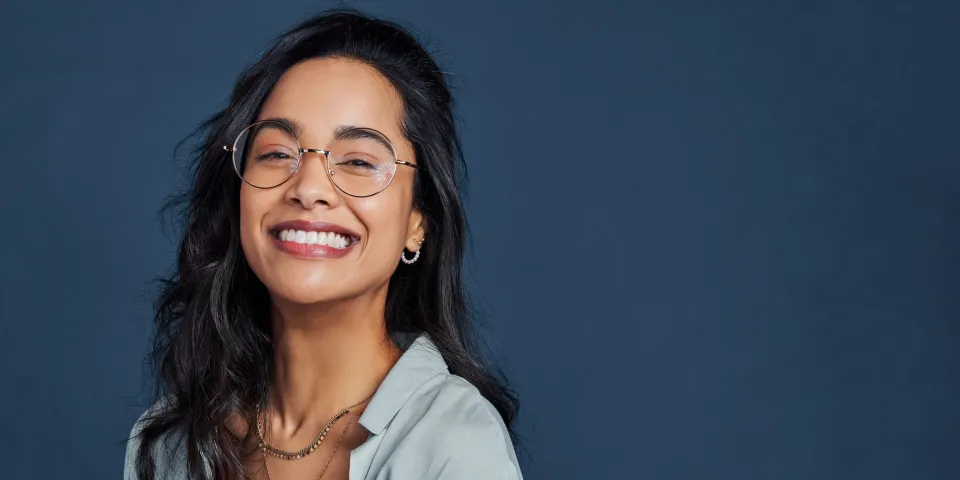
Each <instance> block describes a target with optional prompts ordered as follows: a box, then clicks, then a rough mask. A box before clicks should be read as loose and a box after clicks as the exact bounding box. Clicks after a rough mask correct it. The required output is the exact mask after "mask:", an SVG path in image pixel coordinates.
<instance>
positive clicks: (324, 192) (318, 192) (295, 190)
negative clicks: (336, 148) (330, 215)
mask: <svg viewBox="0 0 960 480" xmlns="http://www.w3.org/2000/svg"><path fill="white" fill-rule="evenodd" d="M290 182H291V183H290V185H289V186H288V187H287V191H286V193H285V197H286V199H287V201H288V202H290V203H293V204H295V205H299V206H300V207H302V208H305V209H307V210H313V209H314V208H316V207H318V206H322V207H327V208H332V207H335V206H336V205H339V203H340V201H341V197H340V191H339V190H337V187H336V186H335V185H334V184H333V182H332V181H331V179H330V176H329V175H328V174H327V152H325V151H324V150H316V149H304V151H303V154H302V156H301V157H300V169H299V170H297V173H296V175H294V176H293V178H291V179H290Z"/></svg>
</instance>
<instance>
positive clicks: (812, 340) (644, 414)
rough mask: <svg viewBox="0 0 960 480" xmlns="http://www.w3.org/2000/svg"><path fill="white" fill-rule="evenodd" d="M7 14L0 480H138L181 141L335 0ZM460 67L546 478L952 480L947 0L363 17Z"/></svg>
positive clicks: (530, 437)
mask: <svg viewBox="0 0 960 480" xmlns="http://www.w3.org/2000/svg"><path fill="white" fill-rule="evenodd" d="M176 3H179V4H175V2H162V3H161V2H152V3H150V4H147V3H140V2H124V1H98V2H69V1H24V0H20V1H13V2H11V1H9V0H8V1H7V2H5V3H4V4H3V6H2V7H0V62H2V63H0V69H2V74H0V114H2V115H0V125H2V127H3V129H4V130H3V133H2V137H0V157H2V166H3V170H2V175H0V179H2V181H3V188H2V189H0V192H2V193H0V195H2V197H0V205H2V207H0V208H2V215H3V217H2V225H3V233H4V234H3V235H2V240H0V242H2V243H0V247H2V250H3V251H4V253H3V275H2V277H0V281H2V284H0V292H2V293H0V294H2V323H0V328H2V330H0V335H2V340H3V348H2V349H0V361H2V364H3V365H4V367H5V368H4V371H3V374H2V375H0V388H2V392H3V393H2V400H0V424H2V428H0V431H2V434H0V459H2V465H3V470H4V473H3V474H2V476H3V477H4V478H66V477H72V478H118V477H119V475H120V469H121V466H122V453H123V444H122V441H123V439H124V438H125V436H126V434H127V432H128V431H129V428H130V426H131V424H132V423H133V421H134V419H135V418H136V417H137V415H139V413H140V412H141V411H142V409H143V408H144V406H145V405H144V403H143V402H144V401H145V399H144V397H143V396H142V395H141V390H140V387H141V361H142V359H143V357H144V355H145V353H146V352H147V346H148V338H149V331H150V328H151V327H150V315H151V311H150V301H151V298H150V297H149V296H148V295H147V293H148V292H149V290H148V289H147V287H148V286H149V284H148V281H149V280H150V279H151V278H152V277H153V276H155V275H157V274H160V273H162V272H164V271H166V270H167V269H168V268H170V267H171V266H172V260H173V256H172V255H173V251H174V245H173V243H172V241H171V240H170V239H168V238H166V237H164V235H163V234H162V233H161V230H160V229H159V227H158V222H157V220H156V216H155V213H156V211H157V209H158V208H159V207H160V205H161V202H162V201H163V199H164V197H165V195H167V194H168V193H170V192H171V191H172V190H173V189H174V188H175V187H176V186H177V185H179V184H180V182H181V180H182V178H181V175H182V172H181V171H180V170H178V166H177V165H178V164H175V163H173V162H172V160H171V158H172V151H173V147H174V145H175V143H176V142H177V141H178V140H180V139H182V138H183V137H184V136H185V135H187V134H188V133H189V132H190V130H191V129H192V128H193V127H194V126H195V125H196V124H197V123H198V122H199V121H200V120H201V119H203V118H204V117H206V116H207V115H208V114H210V113H212V112H214V111H215V110H217V109H218V108H220V107H222V106H223V105H224V103H225V101H226V98H227V94H228V91H229V89H230V87H231V84H232V82H233V81H234V78H235V76H236V75H237V73H238V72H239V71H240V69H241V68H242V67H243V66H244V65H245V64H246V63H247V62H249V61H251V60H252V59H253V58H254V57H255V55H256V54H257V53H258V52H259V51H260V50H261V49H262V48H263V47H264V46H265V45H266V43H267V42H268V40H269V39H270V38H271V37H273V36H274V35H276V34H279V33H280V32H282V31H283V30H284V29H285V28H287V27H289V26H291V25H292V24H293V23H295V22H297V21H299V20H301V19H303V18H305V17H306V16H307V15H309V14H311V13H314V12H316V11H318V10H319V9H321V8H323V7H324V6H331V5H333V4H331V3H322V2H316V1H314V2H310V1H287V2H272V1H271V2H263V1H232V2H221V3H216V4H215V3H212V2H200V3H195V2H176ZM350 5H355V6H359V7H361V8H364V9H367V10H369V11H372V12H374V13H379V14H383V15H386V16H388V17H390V18H394V19H399V20H402V21H404V22H406V23H408V24H412V25H414V26H415V27H416V28H417V29H418V31H419V32H420V33H421V34H422V35H423V37H424V38H425V39H427V40H428V41H429V42H430V45H431V46H432V48H433V49H434V50H435V51H438V52H439V54H438V58H439V59H440V61H441V62H442V64H443V65H444V66H445V70H447V71H448V72H450V74H451V77H452V79H453V82H454V84H455V86H456V92H457V95H458V98H459V100H460V110H459V111H460V115H461V116H462V120H463V126H464V128H463V139H464V142H465V146H466V153H467V156H468V161H469V163H470V165H471V168H472V180H471V183H470V186H471V191H470V197H469V203H468V204H469V215H470V218H471V220H472V226H473V233H474V237H473V241H474V242H473V243H474V254H473V255H472V257H471V265H472V271H473V276H474V278H475V282H474V290H475V292H476V294H477V298H478V299H479V300H480V301H481V302H482V304H483V307H484V309H485V311H486V313H487V315H486V317H485V323H486V325H487V327H488V331H489V332H490V333H492V334H493V337H494V338H495V341H493V342H492V345H493V348H494V351H495V353H496V355H497V357H498V358H499V359H500V361H501V362H502V364H503V366H504V367H505V368H506V370H507V372H508V373H509V374H510V376H511V377H512V379H513V380H514V381H515V382H516V386H517V389H518V390H519V393H520V395H521V397H522V402H523V407H522V412H521V416H520V421H519V424H518V427H519V431H520V433H521V434H522V435H524V437H526V443H525V445H526V447H527V450H528V453H529V455H528V456H525V457H524V460H523V465H524V468H525V470H524V473H525V474H526V476H527V477H528V478H531V479H539V478H563V479H566V478H641V479H646V478H651V479H652V478H657V479H691V478H730V479H733V478H737V479H741V478H758V479H767V478H774V479H809V478H820V479H847V478H890V479H893V478H938V479H940V478H942V479H947V478H960V454H958V452H960V438H958V435H960V414H958V404H960V384H958V382H960V355H958V349H957V347H956V343H957V340H958V339H960V335H958V334H960V328H958V324H957V320H958V315H957V314H958V306H960V291H958V290H960V286H958V285H960V284H958V275H957V270H958V267H960V262H958V254H957V251H958V246H960V228H958V222H957V207H958V203H960V202H958V201H960V189H958V187H957V185H958V182H957V181H958V175H960V161H958V160H960V120H958V118H960V95H958V93H957V88H958V85H960V55H958V53H957V48H958V47H960V34H958V24H960V8H958V6H957V5H958V4H957V3H956V2H947V1H944V2H941V3H940V4H939V5H936V4H934V3H933V2H918V1H913V2H898V1H882V2H881V1H875V2H852V1H809V0H808V1H791V2H786V1H780V2H761V1H736V2H707V1H703V2H678V1H668V0H661V1H645V2H628V1H620V2H614V1H600V0H594V1H590V2H582V1H564V2H558V1H519V0H512V1H496V2H493V1H483V2H480V1H476V2H460V1H457V2H450V1H445V0H432V1H427V0H421V1H406V2H386V1H369V2H356V3H350Z"/></svg>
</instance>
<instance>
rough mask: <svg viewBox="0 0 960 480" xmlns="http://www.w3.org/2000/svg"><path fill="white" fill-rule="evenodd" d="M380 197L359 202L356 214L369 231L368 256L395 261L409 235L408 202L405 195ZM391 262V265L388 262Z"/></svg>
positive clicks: (381, 195) (381, 194)
mask: <svg viewBox="0 0 960 480" xmlns="http://www.w3.org/2000/svg"><path fill="white" fill-rule="evenodd" d="M384 193H386V192H382V193H380V194H378V195H375V196H373V197H370V198H367V199H365V200H366V201H365V202H358V204H357V205H356V206H355V207H354V209H353V210H354V212H355V213H356V215H357V217H358V218H359V219H360V221H361V222H362V223H363V224H364V226H365V227H366V229H367V240H368V242H369V244H368V245H367V248H368V249H369V250H370V252H368V254H370V255H371V256H375V257H376V258H378V259H379V258H387V257H390V258H392V257H393V256H395V255H394V254H395V253H396V254H397V255H399V249H400V248H402V247H403V243H404V241H405V238H406V234H407V222H408V220H409V215H410V209H409V207H407V204H408V203H409V200H406V202H405V201H404V198H403V196H402V195H384ZM388 263H389V262H388Z"/></svg>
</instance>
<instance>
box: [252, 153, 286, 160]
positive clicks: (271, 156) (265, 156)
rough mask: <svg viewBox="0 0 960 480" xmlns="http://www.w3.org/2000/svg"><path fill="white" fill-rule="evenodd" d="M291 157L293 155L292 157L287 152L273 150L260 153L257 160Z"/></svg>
mask: <svg viewBox="0 0 960 480" xmlns="http://www.w3.org/2000/svg"><path fill="white" fill-rule="evenodd" d="M291 158H293V157H291V156H290V155H289V154H287V153H286V152H281V151H272V152H265V153H261V154H260V155H258V156H257V161H268V160H289V159H291Z"/></svg>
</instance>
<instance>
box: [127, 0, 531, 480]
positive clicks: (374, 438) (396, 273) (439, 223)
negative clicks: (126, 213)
mask: <svg viewBox="0 0 960 480" xmlns="http://www.w3.org/2000/svg"><path fill="white" fill-rule="evenodd" d="M198 132H200V133H203V134H204V135H205V137H204V141H203V142H202V144H201V145H200V147H199V149H198V164H197V167H196V172H195V173H196V178H195V183H194V185H193V189H192V192H191V193H190V195H189V196H188V197H186V198H185V200H186V201H187V202H188V204H187V208H186V211H185V216H184V219H185V222H186V224H185V231H184V236H183V240H182V243H181V245H180V249H179V261H178V268H177V272H176V273H175V274H174V276H173V277H172V278H171V279H169V280H168V281H167V282H166V283H165V286H164V290H163V292H162V295H161V296H160V298H159V300H158V302H157V313H156V319H157V336H156V341H155V347H154V352H153V358H154V360H155V363H156V365H157V369H158V383H159V385H158V387H159V388H158V389H159V390H160V391H161V392H162V394H161V395H158V399H159V400H158V401H157V402H156V403H155V404H154V405H153V407H151V409H149V410H148V411H147V412H145V413H144V415H143V416H141V418H140V420H139V421H138V422H137V424H136V425H135V426H134V429H133V431H132V432H131V439H130V441H129V442H128V445H127V458H126V466H125V472H124V475H125V478H128V479H129V478H138V479H151V478H187V477H190V478H230V479H233V478H261V479H271V478H272V479H274V480H277V479H289V478H318V477H319V478H350V479H373V478H377V479H384V478H390V479H404V478H410V479H414V478H415V479H432V478H450V479H469V478H477V479H480V478H483V479H500V478H502V479H508V478H509V479H514V478H521V474H520V470H519V468H518V465H517V460H516V456H515V453H514V448H513V441H512V440H513V439H514V438H515V437H514V436H513V435H512V433H511V431H510V425H511V423H512V421H513V418H514V416H515V414H516V410H517V402H516V397H515V396H514V395H513V393H512V392H511V391H510V390H508V389H507V388H506V387H505V386H504V385H503V384H502V383H501V380H499V379H498V378H499V377H498V376H494V375H493V374H491V373H490V371H489V370H488V369H487V367H485V366H484V363H483V362H482V361H481V358H480V356H479V355H478V354H477V350H476V347H475V346H474V341H473V336H472V334H471V328H470V324H469V323H468V309H467V303H466V297H465V293H464V286H463V281H462V279H461V269H462V260H463V254H464V248H465V235H466V225H465V220H464V214H463V206H462V203H461V200H460V196H459V191H460V187H461V182H462V180H461V179H462V173H463V167H462V165H461V163H462V160H461V152H460V143H459V140H458V138H457V133H456V130H455V127H454V118H453V114H452V99H451V96H450V92H449V91H448V88H447V85H446V83H445V80H444V77H443V75H442V72H441V71H440V69H439V68H438V66H437V64H436V63H435V62H434V60H433V59H432V58H431V57H430V55H429V54H428V53H427V52H426V51H425V50H424V48H423V47H422V46H421V45H420V44H419V43H418V42H417V41H416V40H415V39H414V38H413V37H412V36H411V35H410V34H409V32H407V31H406V30H404V29H403V28H401V27H399V26H397V25H395V24H392V23H389V22H384V21H380V20H376V19H373V18H370V17H367V16H364V15H361V14H358V13H355V12H351V11H342V10H340V11H334V12H330V13H327V14H324V15H320V16H318V17H315V18H312V19H310V20H308V21H306V22H304V23H302V24H300V25H298V26H296V27H295V28H293V29H292V30H291V31H289V32H287V33H286V34H284V35H282V36H281V37H279V38H278V39H277V41H276V43H275V44H274V45H273V46H272V47H271V48H270V49H269V50H267V51H266V53H264V54H263V55H262V57H261V58H260V59H259V61H257V63H256V64H254V65H252V66H251V67H249V68H248V69H247V70H246V71H245V72H243V74H242V75H241V76H240V78H239V80H238V82H237V84H236V86H235V88H234V90H233V94H232V96H231V98H230V102H229V105H228V106H227V107H226V108H225V109H224V110H223V111H221V112H219V113H217V114H216V115H214V116H213V117H212V118H211V119H209V120H208V121H207V122H206V123H205V124H204V125H203V126H202V127H201V129H200V130H199V131H198Z"/></svg>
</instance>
